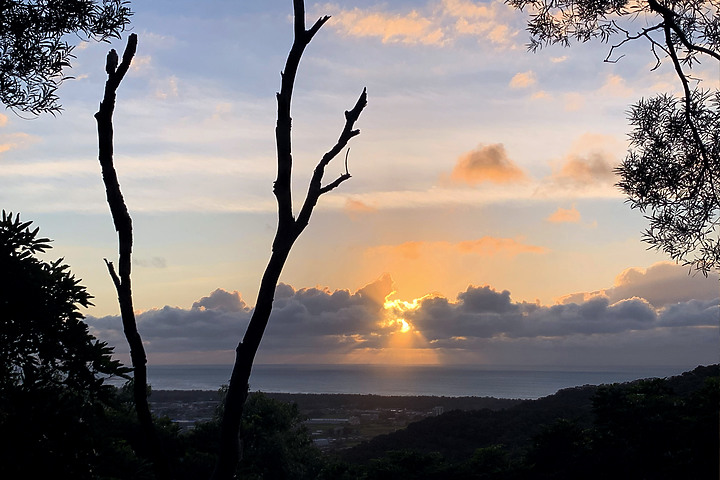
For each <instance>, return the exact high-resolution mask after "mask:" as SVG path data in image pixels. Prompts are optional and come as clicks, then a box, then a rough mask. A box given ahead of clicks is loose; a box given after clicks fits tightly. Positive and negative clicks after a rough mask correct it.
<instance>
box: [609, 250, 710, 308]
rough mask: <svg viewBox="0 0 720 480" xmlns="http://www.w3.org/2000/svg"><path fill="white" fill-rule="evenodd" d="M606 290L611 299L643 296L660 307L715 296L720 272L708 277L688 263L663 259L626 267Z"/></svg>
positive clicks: (708, 298)
mask: <svg viewBox="0 0 720 480" xmlns="http://www.w3.org/2000/svg"><path fill="white" fill-rule="evenodd" d="M606 294H607V295H608V297H610V298H611V299H618V298H625V297H629V296H638V297H642V298H645V299H646V300H648V301H649V302H650V303H651V304H653V305H654V306H656V307H663V306H666V305H672V304H675V303H682V302H689V301H691V300H713V299H715V298H717V297H718V295H719V294H718V275H717V273H715V274H711V275H709V277H707V278H706V277H704V276H702V275H699V274H698V275H693V274H691V273H690V271H689V270H688V268H687V267H683V266H680V265H677V264H675V263H671V262H659V263H655V264H653V265H651V266H650V267H648V268H638V267H633V268H628V269H626V270H624V271H623V272H622V273H620V274H619V275H618V276H617V277H616V278H615V285H614V286H613V287H612V288H610V289H608V290H606ZM719 318H720V317H719Z"/></svg>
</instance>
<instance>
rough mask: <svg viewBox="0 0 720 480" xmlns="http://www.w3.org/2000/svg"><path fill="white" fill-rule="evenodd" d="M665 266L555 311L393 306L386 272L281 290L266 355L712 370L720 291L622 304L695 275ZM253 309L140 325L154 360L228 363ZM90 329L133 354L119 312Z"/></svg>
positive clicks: (470, 297)
mask: <svg viewBox="0 0 720 480" xmlns="http://www.w3.org/2000/svg"><path fill="white" fill-rule="evenodd" d="M668 271H669V270H668V265H666V264H657V265H654V266H652V267H650V268H648V269H647V270H640V269H632V270H627V271H625V272H623V273H622V274H621V275H619V276H618V281H617V284H616V285H615V286H614V287H612V288H609V289H607V290H605V291H603V292H601V293H596V294H594V295H587V296H585V295H579V294H578V295H575V297H574V298H573V299H572V301H566V302H564V303H559V304H556V305H540V304H538V303H527V302H514V301H513V300H512V296H511V294H510V292H509V291H508V290H502V291H499V290H496V289H495V288H493V287H491V286H489V285H483V286H472V285H471V286H468V287H467V288H466V289H465V290H464V291H463V292H460V293H459V294H458V295H457V298H456V299H455V300H451V299H449V298H446V297H444V296H441V295H437V294H434V295H426V296H424V297H421V298H417V299H414V300H412V301H404V300H402V299H395V300H389V298H391V297H392V296H393V295H394V287H395V285H394V284H393V281H392V279H391V278H390V276H389V275H383V276H381V277H380V278H378V279H377V280H375V281H373V282H371V283H369V284H368V285H366V286H365V287H363V288H361V289H359V290H357V291H355V292H350V291H348V290H334V291H331V290H329V289H327V288H318V287H313V288H301V289H296V288H294V287H292V286H290V285H287V284H282V283H281V284H280V285H278V287H277V289H276V294H275V303H274V308H273V313H272V316H271V318H270V322H269V324H268V328H267V331H266V334H265V337H264V338H263V343H262V346H261V352H262V353H261V355H262V356H263V358H264V359H266V360H269V361H273V359H276V360H277V359H278V358H285V359H287V358H293V359H295V360H297V361H309V362H315V363H318V362H319V363H323V362H325V363H327V362H328V361H346V362H347V361H351V360H352V361H358V362H362V361H366V362H367V361H375V360H379V359H385V360H387V359H388V358H399V356H402V357H403V358H405V359H410V360H412V359H413V358H414V359H425V360H427V359H434V360H438V359H444V360H446V361H454V362H458V361H463V359H465V360H467V361H477V359H478V358H483V359H484V361H485V362H487V363H506V364H507V363H512V364H515V363H518V362H519V363H520V364H522V363H527V362H528V361H537V360H538V359H544V361H545V362H549V363H552V362H553V361H559V362H561V363H564V364H565V365H567V364H568V362H574V363H577V364H588V363H593V362H600V363H598V364H599V365H608V364H613V363H615V361H616V360H617V361H620V360H619V359H621V360H622V361H624V362H626V361H629V359H633V358H634V359H635V361H636V362H637V361H638V359H639V361H640V363H645V362H648V359H649V358H652V359H653V360H652V361H654V362H658V361H662V360H663V359H675V361H681V360H682V361H685V362H689V363H690V364H691V363H693V362H698V363H703V362H705V363H707V359H708V358H714V357H713V356H714V355H716V350H717V348H716V345H715V338H716V337H717V334H718V308H720V299H718V298H717V291H716V292H715V294H716V295H715V298H690V299H686V300H679V301H676V302H672V303H668V302H664V303H663V304H662V305H655V304H653V303H651V300H648V299H646V298H643V297H640V296H637V295H633V296H627V297H625V295H630V294H632V293H637V292H639V291H641V287H644V288H646V290H647V291H646V293H648V294H650V295H651V296H652V294H653V292H652V291H651V287H652V285H654V286H657V285H658V283H657V281H655V282H654V281H653V279H655V280H657V279H660V278H664V279H665V281H666V284H665V286H664V287H662V289H663V290H665V289H669V288H670V286H671V284H673V285H674V286H675V287H676V289H677V288H678V287H679V286H680V285H681V284H682V283H683V282H684V281H686V280H687V278H684V279H681V278H679V277H677V275H676V274H675V273H673V274H669V273H668ZM671 278H672V280H671ZM716 281H717V279H715V283H716ZM710 283H713V282H712V281H711V282H710ZM631 287H634V288H631ZM689 288H690V287H688V289H689ZM623 289H625V290H623ZM703 296H706V297H711V296H712V295H710V294H709V292H706V293H705V294H704V295H703ZM621 297H624V298H621ZM678 298H679V297H678ZM568 299H569V298H568ZM252 313H253V309H252V308H250V307H248V305H247V304H246V303H245V301H244V300H243V299H242V296H241V294H240V293H239V292H229V291H226V290H223V289H217V290H215V291H213V292H212V293H211V294H209V295H208V296H205V297H202V298H201V299H199V300H198V301H197V302H195V303H194V304H193V305H192V307H191V308H189V309H183V308H178V307H170V306H166V307H164V308H161V309H153V310H149V311H146V312H143V313H140V314H139V315H138V316H137V320H138V329H139V331H140V333H141V335H142V337H143V341H144V343H145V345H146V348H147V350H148V354H149V356H150V359H151V361H152V359H153V358H160V359H164V360H167V361H174V362H175V363H183V361H187V360H188V359H193V361H196V362H200V363H202V362H203V361H213V362H217V361H228V362H229V361H231V359H232V351H233V349H234V348H235V346H236V345H237V342H238V341H239V340H240V339H241V338H242V335H243V334H244V331H245V328H246V326H247V324H248V322H249V320H250V317H251V315H252ZM87 322H88V324H89V325H90V327H91V331H92V333H93V334H94V335H96V336H98V337H99V338H100V339H101V340H104V341H108V342H110V344H111V345H115V347H116V352H117V353H119V354H121V355H123V354H125V355H126V353H127V347H126V344H125V340H124V338H123V334H122V322H121V320H120V319H119V317H117V316H108V317H102V318H95V317H88V318H87ZM674 349H677V351H675V350H674ZM393 352H394V353H393ZM638 352H640V354H641V355H640V356H638V355H639V353H638ZM203 359H205V360H203ZM473 359H474V360H473ZM434 360H433V361H434ZM206 363H207V362H206ZM651 363H652V362H651ZM671 363H672V362H671Z"/></svg>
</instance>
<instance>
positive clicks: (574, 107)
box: [563, 92, 585, 112]
mask: <svg viewBox="0 0 720 480" xmlns="http://www.w3.org/2000/svg"><path fill="white" fill-rule="evenodd" d="M563 100H564V102H565V105H564V108H565V111H566V112H576V111H578V110H580V109H581V108H583V107H584V106H585V97H583V96H582V95H581V94H579V93H576V92H571V93H566V94H565V95H563Z"/></svg>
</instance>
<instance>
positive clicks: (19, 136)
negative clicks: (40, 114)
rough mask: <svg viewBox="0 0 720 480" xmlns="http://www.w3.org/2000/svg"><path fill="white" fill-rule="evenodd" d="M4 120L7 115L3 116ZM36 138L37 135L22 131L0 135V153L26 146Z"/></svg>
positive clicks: (36, 139)
mask: <svg viewBox="0 0 720 480" xmlns="http://www.w3.org/2000/svg"><path fill="white" fill-rule="evenodd" d="M5 121H7V117H5ZM0 126H2V125H0ZM38 140H39V139H38V137H34V136H32V135H29V134H27V133H22V132H18V133H8V134H5V135H0V153H5V152H8V151H10V150H15V149H18V148H23V147H26V146H28V145H30V144H31V143H33V142H36V141H38Z"/></svg>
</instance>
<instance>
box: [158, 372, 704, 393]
mask: <svg viewBox="0 0 720 480" xmlns="http://www.w3.org/2000/svg"><path fill="white" fill-rule="evenodd" d="M692 368H694V367H692V366H674V367H672V366H664V367H663V366H636V367H605V368H599V367H587V368H580V367H574V368H568V367H538V366H533V367H521V366H513V367H498V366H493V367H489V366H465V365H463V366H385V365H255V366H254V367H253V371H252V375H251V376H250V390H252V391H256V390H260V391H263V392H282V393H359V394H374V395H433V396H450V397H458V396H478V397H496V398H519V399H534V398H540V397H544V396H546V395H551V394H553V393H555V392H557V391H558V390H560V389H562V388H568V387H575V386H582V385H600V384H608V383H617V382H627V381H631V380H637V379H640V378H653V377H660V378H662V377H667V376H672V375H678V374H680V373H682V372H684V371H688V370H692ZM231 370H232V367H231V366H230V365H150V366H149V367H148V380H149V383H150V385H151V386H152V388H154V389H156V390H217V389H218V388H220V387H221V386H222V385H224V384H227V383H228V381H229V379H230V373H231Z"/></svg>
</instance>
